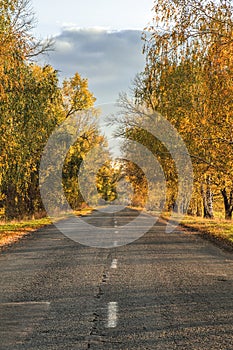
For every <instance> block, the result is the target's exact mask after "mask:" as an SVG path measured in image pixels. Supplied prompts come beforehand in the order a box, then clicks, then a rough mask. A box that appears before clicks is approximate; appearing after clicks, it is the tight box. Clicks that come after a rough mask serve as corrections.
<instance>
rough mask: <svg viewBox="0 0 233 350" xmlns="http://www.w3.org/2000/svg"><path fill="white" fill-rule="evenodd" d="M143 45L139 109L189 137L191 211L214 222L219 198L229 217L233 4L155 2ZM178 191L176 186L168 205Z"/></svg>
mask: <svg viewBox="0 0 233 350" xmlns="http://www.w3.org/2000/svg"><path fill="white" fill-rule="evenodd" d="M143 42H144V46H143V51H144V54H145V56H146V66H145V69H144V71H143V72H142V73H141V74H139V75H138V76H137V77H136V78H135V81H134V87H133V91H134V100H135V104H136V105H137V104H138V105H145V106H146V107H147V108H149V109H151V110H152V111H157V112H159V113H161V115H163V116H164V117H165V118H166V119H168V120H169V121H170V122H171V123H172V125H174V126H175V127H176V129H177V131H178V132H179V134H180V135H181V136H182V138H183V139H184V141H185V143H186V145H187V148H188V151H189V153H190V156H191V158H192V162H193V167H194V175H195V179H194V180H195V181H194V184H195V189H194V194H193V199H192V201H191V204H190V209H189V212H190V213H193V214H198V215H199V214H200V212H201V210H202V208H203V214H204V216H205V217H210V218H211V217H213V200H214V198H215V197H216V196H219V194H220V195H221V196H222V198H223V204H224V208H225V217H226V218H227V219H231V217H232V212H233V199H232V198H233V172H232V169H233V168H232V164H233V154H232V144H233V143H232V140H233V129H232V122H233V115H232V111H233V85H232V81H233V7H232V2H231V1H228V0H219V1H210V0H206V1H200V0H192V1H191V0H181V1H175V0H169V1H163V0H156V1H154V7H153V19H152V21H151V24H150V25H149V26H148V27H147V28H146V29H145V31H144V32H143ZM145 137H146V139H147V140H148V137H147V136H146V135H145ZM146 139H145V141H144V142H146ZM153 144H154V146H153V147H154V153H155V154H156V155H157V157H159V159H160V161H162V164H163V168H164V170H165V172H166V171H168V169H170V176H169V178H171V179H175V177H176V172H175V169H174V167H173V163H172V160H171V157H170V155H169V154H167V155H166V152H164V150H163V149H162V148H161V147H162V146H161V145H160V146H158V141H156V140H155V141H154V142H153ZM156 145H157V146H156ZM153 147H152V146H150V149H152V148H153ZM166 164H167V166H166ZM169 164H170V165H169ZM166 169H167V170H166ZM171 169H173V170H172V174H171ZM172 188H174V190H172ZM175 191H176V190H175V187H174V181H172V182H171V186H170V195H169V197H170V200H172V198H175Z"/></svg>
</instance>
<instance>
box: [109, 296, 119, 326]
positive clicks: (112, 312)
mask: <svg viewBox="0 0 233 350" xmlns="http://www.w3.org/2000/svg"><path fill="white" fill-rule="evenodd" d="M117 310H118V304H117V303H116V302H111V303H109V304H108V328H116V326H117Z"/></svg>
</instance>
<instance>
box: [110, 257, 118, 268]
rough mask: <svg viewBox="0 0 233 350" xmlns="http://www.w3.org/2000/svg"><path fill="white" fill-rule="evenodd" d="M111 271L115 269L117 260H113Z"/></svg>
mask: <svg viewBox="0 0 233 350" xmlns="http://www.w3.org/2000/svg"><path fill="white" fill-rule="evenodd" d="M111 269H117V259H113V261H112V265H111Z"/></svg>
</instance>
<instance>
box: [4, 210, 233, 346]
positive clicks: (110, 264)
mask: <svg viewBox="0 0 233 350" xmlns="http://www.w3.org/2000/svg"><path fill="white" fill-rule="evenodd" d="M136 215H137V213H136V212H135V211H132V210H126V211H124V212H121V213H116V214H98V213H93V215H92V217H91V218H89V219H88V220H91V221H92V224H93V225H94V224H95V223H96V225H97V226H107V227H113V226H114V225H115V227H117V226H119V227H120V226H122V225H123V224H125V223H126V222H129V221H130V220H131V218H132V217H133V216H134V217H135V216H136ZM0 271H1V279H0V349H1V350H8V349H10V350H22V349H30V350H42V349H43V350H52V349H53V350H55V349H59V350H62V349H70V350H76V349H82V350H86V349H93V350H94V349H106V350H111V349H119V350H120V349H121V350H127V349H129V350H131V349H135V350H136V349H137V350H139V349H140V350H143V349H149V350H151V349H161V350H166V349H169V350H172V349H187V350H191V349H203V350H204V349H205V350H208V349H210V350H215V349H216V350H221V349H226V350H230V349H233V325H232V322H233V293H232V292H233V255H232V254H231V253H227V252H224V251H222V250H220V249H219V248H218V247H216V246H214V245H213V244H212V243H210V242H208V241H206V240H202V239H201V238H199V237H198V236H196V235H189V234H187V233H185V232H183V231H179V230H178V229H177V230H176V231H175V232H173V233H169V234H168V233H165V223H164V222H163V221H161V220H160V221H159V222H158V223H157V224H156V225H155V226H154V227H153V228H152V229H151V230H150V231H149V232H148V233H146V234H145V235H144V236H143V237H142V238H140V239H138V240H137V241H135V242H133V243H131V244H128V245H126V246H122V247H116V248H113V249H101V248H90V247H86V246H83V245H81V244H78V243H77V242H74V241H72V240H71V239H69V238H67V237H65V236H64V235H62V234H61V233H60V232H59V231H58V230H57V229H56V228H55V227H54V226H47V227H45V228H43V229H40V230H39V231H37V232H35V233H34V234H32V235H31V236H29V237H27V238H25V239H23V240H21V241H20V242H19V243H17V244H16V245H14V246H12V247H11V248H9V249H8V250H6V251H4V252H2V253H1V254H0Z"/></svg>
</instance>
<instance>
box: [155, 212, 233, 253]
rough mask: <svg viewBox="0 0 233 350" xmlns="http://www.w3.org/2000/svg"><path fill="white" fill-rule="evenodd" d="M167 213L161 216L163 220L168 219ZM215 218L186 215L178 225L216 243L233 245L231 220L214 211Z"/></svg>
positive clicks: (232, 224) (232, 222)
mask: <svg viewBox="0 0 233 350" xmlns="http://www.w3.org/2000/svg"><path fill="white" fill-rule="evenodd" d="M169 216H170V215H169V214H168V213H163V214H162V215H161V217H162V218H163V219H165V220H168V219H169ZM215 216H216V218H215V219H212V220H210V219H204V218H201V217H195V216H189V215H186V216H184V218H183V219H182V221H181V223H180V225H181V226H182V227H184V228H186V229H187V231H188V232H189V233H191V234H194V233H199V234H202V235H203V236H205V238H208V237H209V238H210V239H211V240H213V241H215V242H216V243H218V242H219V243H220V244H222V243H224V242H225V243H226V245H230V246H232V247H233V221H229V220H225V219H222V218H221V217H220V215H218V213H216V215H215Z"/></svg>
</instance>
